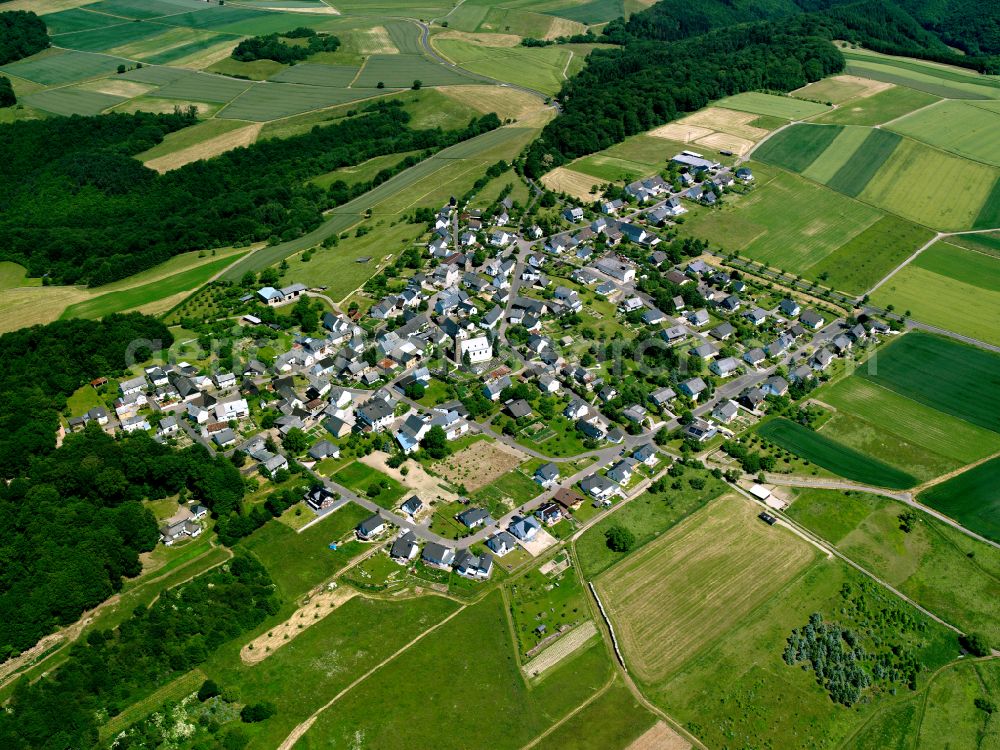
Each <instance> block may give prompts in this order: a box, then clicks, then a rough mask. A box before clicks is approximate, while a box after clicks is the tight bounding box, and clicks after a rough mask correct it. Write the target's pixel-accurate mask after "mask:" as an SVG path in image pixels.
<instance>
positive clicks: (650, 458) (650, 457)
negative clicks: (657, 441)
mask: <svg viewBox="0 0 1000 750" xmlns="http://www.w3.org/2000/svg"><path fill="white" fill-rule="evenodd" d="M632 458H634V459H635V460H636V461H638V462H639V463H641V464H644V465H646V466H648V467H649V468H651V469H652V468H653V467H654V466H656V465H657V464H658V463H659V462H660V452H659V451H658V450H656V446H655V445H653V443H643V444H642V445H640V446H638V447H637V448H636V449H635V450H634V451H632Z"/></svg>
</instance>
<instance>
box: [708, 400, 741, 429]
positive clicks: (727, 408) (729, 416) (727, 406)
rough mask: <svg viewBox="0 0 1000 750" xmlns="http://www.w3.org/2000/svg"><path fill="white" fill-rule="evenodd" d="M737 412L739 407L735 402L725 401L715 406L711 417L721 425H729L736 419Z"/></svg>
mask: <svg viewBox="0 0 1000 750" xmlns="http://www.w3.org/2000/svg"><path fill="white" fill-rule="evenodd" d="M739 412H740V407H739V405H738V404H737V403H736V402H735V401H733V400H731V399H727V400H725V401H720V402H719V403H718V404H716V406H715V409H713V410H712V417H713V419H716V420H718V421H719V422H722V423H723V424H729V423H730V422H732V421H733V420H734V419H736V415H737V414H739Z"/></svg>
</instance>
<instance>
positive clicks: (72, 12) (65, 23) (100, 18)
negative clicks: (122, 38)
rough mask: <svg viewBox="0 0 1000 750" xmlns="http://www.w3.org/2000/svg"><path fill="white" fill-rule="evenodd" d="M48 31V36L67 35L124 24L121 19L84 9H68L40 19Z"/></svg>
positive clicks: (47, 14) (48, 14) (123, 20)
mask: <svg viewBox="0 0 1000 750" xmlns="http://www.w3.org/2000/svg"><path fill="white" fill-rule="evenodd" d="M41 18H42V20H43V21H45V25H46V26H47V27H48V29H49V36H58V35H60V34H68V33H72V32H74V31H85V30H87V29H97V28H101V27H102V26H111V25H112V24H118V23H123V22H125V19H123V18H115V17H113V16H108V15H105V14H103V13H93V12H91V11H89V10H87V9H86V8H70V9H69V10H61V11H59V12H57V13H46V14H45V15H44V16H42V17H41Z"/></svg>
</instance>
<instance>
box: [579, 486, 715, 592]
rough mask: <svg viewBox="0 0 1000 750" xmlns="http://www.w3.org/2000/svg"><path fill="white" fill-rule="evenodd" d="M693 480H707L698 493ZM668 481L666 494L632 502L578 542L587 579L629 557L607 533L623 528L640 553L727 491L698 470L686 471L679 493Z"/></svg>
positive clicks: (599, 523) (582, 566)
mask: <svg viewBox="0 0 1000 750" xmlns="http://www.w3.org/2000/svg"><path fill="white" fill-rule="evenodd" d="M692 478H697V479H701V480H704V481H705V485H704V486H703V487H702V488H701V489H695V488H694V487H692V486H691V482H690V480H691V479H692ZM666 481H667V487H666V488H665V490H664V492H661V493H654V492H652V491H649V492H645V493H643V494H642V495H640V496H639V497H637V498H635V499H634V500H630V501H629V502H628V503H626V504H625V505H623V506H622V507H621V508H619V509H618V510H615V511H614V512H613V513H610V514H608V516H607V517H606V518H604V519H602V520H601V521H599V522H598V523H596V524H594V525H593V526H591V527H590V528H589V529H587V531H586V532H584V533H583V535H581V536H580V538H579V539H577V541H576V552H577V555H578V557H579V559H580V567H581V572H582V574H583V576H584V578H586V579H587V580H592V579H593V578H594V577H596V576H597V575H598V574H599V573H601V572H603V571H605V570H607V569H608V568H610V567H611V566H612V565H614V564H615V563H616V562H618V561H619V560H621V559H622V558H623V557H625V555H624V554H623V553H621V552H614V551H612V550H611V549H610V548H609V547H608V545H607V542H606V539H605V536H604V532H606V531H607V530H608V529H610V528H611V527H612V526H622V527H624V528H626V529H628V530H629V531H631V532H632V534H633V535H634V536H635V539H636V546H635V549H638V548H639V547H640V546H642V545H644V544H646V543H647V542H651V541H653V540H654V539H656V538H657V537H658V536H659V535H660V534H662V533H663V532H664V531H666V530H667V529H670V528H672V527H674V526H676V525H677V524H678V523H679V522H680V521H682V520H683V519H685V518H687V517H688V516H689V515H691V514H692V513H693V512H695V511H696V510H698V509H699V508H702V507H704V506H705V505H706V504H707V503H708V501H709V500H711V499H713V498H715V497H718V496H719V495H721V494H722V493H723V492H724V491H725V489H726V486H725V485H724V484H723V483H722V482H721V481H719V480H717V479H713V478H712V477H711V476H709V474H708V472H705V471H697V470H694V469H686V470H685V471H684V474H683V475H682V476H681V477H680V480H679V481H680V488H678V489H673V488H671V487H670V485H671V483H672V482H673V481H674V480H672V479H670V478H669V477H668V478H667V480H666ZM586 505H589V501H587V502H586Z"/></svg>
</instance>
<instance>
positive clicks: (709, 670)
mask: <svg viewBox="0 0 1000 750" xmlns="http://www.w3.org/2000/svg"><path fill="white" fill-rule="evenodd" d="M845 594H846V596H845ZM817 612H818V613H820V614H822V615H823V616H824V619H825V620H827V621H833V622H837V623H842V624H843V625H845V626H847V627H850V628H852V629H853V630H855V632H861V633H866V632H870V633H873V634H876V635H877V636H878V637H879V638H880V639H884V640H883V646H882V647H883V648H885V645H884V644H885V642H886V641H888V642H890V643H900V644H905V646H906V647H907V648H908V649H909V650H910V651H911V653H912V654H913V656H914V657H915V659H916V661H917V662H918V663H919V664H920V665H921V668H922V669H921V672H920V673H919V675H918V683H917V684H918V687H919V686H923V685H925V684H926V681H927V675H929V674H930V673H932V672H933V671H934V670H935V669H937V668H938V667H940V666H942V665H944V664H945V663H946V662H948V661H949V660H951V659H954V658H955V657H957V656H958V646H957V644H956V643H955V638H954V635H953V634H952V633H951V632H950V631H946V630H945V629H944V628H943V627H941V626H939V625H937V624H936V623H934V622H932V621H931V620H929V619H928V618H926V617H924V616H923V615H921V614H920V613H919V612H917V611H916V610H914V609H912V608H911V607H910V606H909V605H907V604H905V603H903V602H902V601H901V600H899V599H898V598H896V597H895V596H893V595H892V594H890V593H889V592H888V591H885V590H884V589H881V588H879V587H878V586H876V585H875V584H873V583H871V582H870V581H869V580H868V579H867V578H865V577H864V576H862V575H861V574H860V573H857V572H855V571H853V570H852V569H851V568H849V567H848V566H847V565H846V564H844V563H842V562H840V561H839V560H836V559H832V560H831V559H825V558H822V559H819V560H818V561H817V562H814V563H813V564H812V565H811V566H809V567H808V568H807V569H806V570H805V571H804V572H803V573H802V574H800V575H799V576H798V577H797V578H795V579H794V580H792V581H791V582H790V583H788V584H787V585H785V586H784V587H783V588H782V589H781V590H780V591H779V592H778V593H777V594H775V595H774V596H772V597H771V598H770V599H769V600H767V601H766V602H765V603H763V604H762V605H761V606H759V607H758V608H756V609H755V610H754V611H752V612H751V613H750V614H749V615H747V616H746V617H744V618H743V619H742V620H740V622H739V623H738V624H737V626H736V627H733V628H731V629H730V630H728V631H727V633H726V634H725V636H724V637H721V638H718V639H716V640H714V641H713V642H710V643H707V644H705V646H704V647H703V648H702V649H700V650H699V651H697V652H696V653H692V654H691V657H690V658H689V659H688V660H687V661H686V662H685V663H684V664H683V665H682V666H681V667H680V668H679V670H677V672H676V673H675V674H674V675H672V676H671V677H670V678H668V679H667V680H665V681H664V682H663V683H661V684H658V685H656V686H655V687H653V688H651V689H650V690H649V692H647V695H649V697H650V698H651V699H652V700H653V702H654V703H656V704H657V705H658V706H660V707H662V708H663V709H664V710H666V711H667V712H668V713H669V714H670V715H671V716H672V717H674V718H675V719H677V720H678V721H680V722H681V723H682V724H683V725H684V726H685V727H686V728H687V729H688V730H690V731H691V732H693V733H694V734H695V735H697V736H698V738H699V739H700V740H702V742H704V743H705V744H706V745H707V746H708V747H725V746H727V745H729V744H730V743H731V741H732V739H731V738H733V737H739V738H740V739H739V743H738V744H739V746H740V747H775V748H783V749H788V750H792V749H794V748H803V749H804V748H810V749H817V748H830V749H831V750H832V749H833V748H838V747H840V746H841V743H843V742H844V741H845V740H846V739H847V738H848V736H849V735H851V734H852V733H853V732H854V731H856V730H857V729H859V728H860V727H861V726H862V725H863V724H864V723H865V721H866V720H867V719H868V718H869V717H870V716H872V715H873V714H874V713H875V711H876V710H878V709H881V708H882V707H884V706H893V705H896V704H897V703H898V701H899V700H900V699H899V698H897V699H894V698H892V697H891V696H889V695H888V694H887V693H885V694H882V695H878V694H876V695H875V696H874V697H873V699H872V701H871V702H870V703H864V702H862V703H858V704H855V705H854V706H853V707H852V708H850V709H846V708H845V707H843V706H841V705H838V704H836V703H834V702H833V701H831V700H830V698H829V695H828V693H827V691H826V690H825V689H824V688H822V687H820V686H819V685H817V684H816V676H815V674H814V673H813V672H812V671H811V670H809V671H807V670H805V669H802V668H800V667H790V666H788V665H786V664H785V662H784V661H783V660H782V652H783V650H784V648H785V645H786V638H787V637H788V635H789V633H790V632H791V630H792V629H793V628H801V627H803V626H804V625H805V624H806V623H807V621H808V619H809V616H810V615H811V614H813V613H817ZM865 612H870V613H876V612H878V613H880V614H879V616H878V617H874V616H870V615H869V616H866V615H865ZM666 615H667V616H669V613H666ZM901 621H906V622H909V623H912V624H910V625H909V626H907V627H906V628H905V629H904V628H903V627H901V625H900V623H901ZM899 691H900V692H901V693H903V694H906V695H908V694H910V693H909V692H908V689H907V688H906V687H905V685H904V686H902V687H901V688H899ZM706 706H712V707H713V708H712V710H711V711H706V710H705V707H706ZM806 727H808V729H807V730H806V729H805V728H806Z"/></svg>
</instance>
